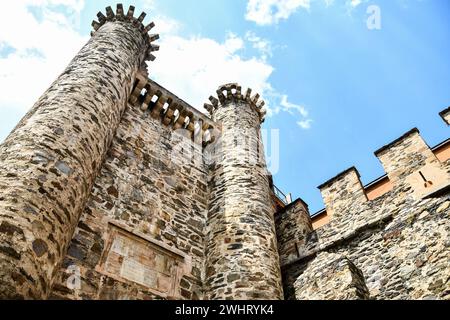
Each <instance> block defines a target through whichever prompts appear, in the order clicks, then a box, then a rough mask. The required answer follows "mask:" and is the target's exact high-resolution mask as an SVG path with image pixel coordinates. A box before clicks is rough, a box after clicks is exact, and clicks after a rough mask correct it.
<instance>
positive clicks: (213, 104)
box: [204, 83, 267, 123]
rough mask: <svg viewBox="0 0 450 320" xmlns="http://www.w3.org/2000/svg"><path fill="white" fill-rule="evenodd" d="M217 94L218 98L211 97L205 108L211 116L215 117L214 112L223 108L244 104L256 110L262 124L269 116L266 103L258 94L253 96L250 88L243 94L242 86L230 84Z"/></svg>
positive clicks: (220, 89)
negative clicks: (267, 115)
mask: <svg viewBox="0 0 450 320" xmlns="http://www.w3.org/2000/svg"><path fill="white" fill-rule="evenodd" d="M216 93H217V98H216V97H213V96H211V97H210V98H209V101H210V103H205V105H204V108H205V109H206V110H207V111H208V112H209V113H210V115H211V116H214V111H215V110H217V109H218V108H219V107H221V106H226V105H228V104H230V103H239V102H242V103H245V104H247V105H248V106H250V107H251V108H253V109H254V110H256V111H257V113H258V115H259V119H260V121H261V123H263V122H264V120H265V117H266V114H267V110H266V109H265V108H264V106H265V102H264V101H263V100H260V95H259V94H258V93H256V94H254V95H252V89H250V88H248V89H247V90H246V91H245V93H243V91H242V87H241V86H240V85H238V84H237V83H229V84H225V85H223V86H220V87H219V88H218V89H217V91H216Z"/></svg>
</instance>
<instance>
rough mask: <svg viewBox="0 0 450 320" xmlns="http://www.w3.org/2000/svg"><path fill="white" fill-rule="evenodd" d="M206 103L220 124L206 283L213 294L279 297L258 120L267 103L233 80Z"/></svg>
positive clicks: (270, 205)
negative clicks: (210, 103) (233, 82)
mask: <svg viewBox="0 0 450 320" xmlns="http://www.w3.org/2000/svg"><path fill="white" fill-rule="evenodd" d="M217 94H218V99H216V98H214V97H211V98H210V101H211V102H212V103H213V104H212V105H211V106H209V107H208V110H210V112H211V114H212V118H213V120H214V121H216V122H217V123H219V124H220V128H221V135H220V140H219V141H217V144H218V146H217V148H216V152H215V155H214V158H213V159H214V161H213V163H212V164H211V166H210V170H211V176H210V180H209V185H210V205H209V210H208V218H207V245H206V279H205V280H206V286H207V288H208V298H210V299H229V298H233V299H281V298H282V285H281V275H280V267H279V256H278V250H277V239H276V233H275V223H274V214H275V206H274V203H273V200H272V197H271V194H272V192H271V190H270V187H269V178H268V176H269V174H268V172H267V168H266V164H265V159H264V147H263V144H262V140H261V134H260V123H261V122H262V121H264V111H263V110H262V107H263V103H262V102H258V100H259V95H258V94H256V95H255V96H253V97H251V90H250V89H249V90H247V92H246V95H245V96H244V95H242V94H241V87H240V86H238V85H236V84H230V85H225V86H222V87H220V88H219V89H218V90H217Z"/></svg>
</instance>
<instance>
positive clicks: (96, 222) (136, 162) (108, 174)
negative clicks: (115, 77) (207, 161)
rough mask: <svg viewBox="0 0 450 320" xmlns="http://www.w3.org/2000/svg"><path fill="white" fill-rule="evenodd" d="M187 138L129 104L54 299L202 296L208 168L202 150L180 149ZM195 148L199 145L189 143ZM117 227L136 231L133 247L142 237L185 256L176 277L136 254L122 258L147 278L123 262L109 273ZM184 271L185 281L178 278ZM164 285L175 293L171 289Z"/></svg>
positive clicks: (131, 232)
mask: <svg viewBox="0 0 450 320" xmlns="http://www.w3.org/2000/svg"><path fill="white" fill-rule="evenodd" d="M183 139H184V138H183V137H182V136H180V135H178V134H177V132H175V131H174V130H173V129H172V128H171V127H166V126H163V125H162V124H161V119H155V118H153V117H152V116H151V113H150V110H146V111H142V110H140V108H137V107H136V106H133V105H128V109H127V111H126V113H125V115H124V117H123V118H122V121H121V123H120V126H119V129H118V131H117V135H116V137H115V139H114V141H113V144H112V146H111V148H110V150H109V152H108V156H107V158H106V161H105V163H104V164H103V167H102V170H101V174H100V175H99V177H98V178H97V180H96V182H95V185H94V188H93V191H92V193H91V197H90V199H89V200H88V202H87V206H86V208H85V210H84V213H83V215H82V217H81V220H80V223H79V224H78V228H77V230H76V232H75V235H74V238H73V240H72V243H71V246H70V248H69V250H68V254H67V256H66V259H65V265H64V267H63V268H62V269H61V272H60V278H59V279H60V281H59V283H58V285H56V286H55V287H54V291H53V295H54V297H55V298H56V297H58V298H70V299H72V298H77V299H79V298H82V299H125V298H146V299H150V298H154V297H158V298H185V299H193V298H200V297H201V296H202V295H203V293H202V270H203V261H204V250H205V247H204V227H205V218H206V210H207V200H208V190H207V184H206V183H207V168H206V167H205V165H204V162H203V158H202V154H201V147H200V150H192V151H193V152H197V155H199V157H198V156H197V157H195V156H194V157H192V158H191V159H190V158H186V157H185V155H184V154H182V153H179V152H178V151H179V150H177V148H176V147H177V146H180V143H182V141H183ZM180 140H181V141H180ZM189 142H190V140H189ZM189 147H192V144H191V143H186V148H189ZM112 226H119V228H121V229H122V230H125V231H129V237H128V238H131V239H130V240H129V241H131V242H133V239H132V238H136V237H137V238H140V239H143V240H144V242H147V246H149V245H153V247H155V246H156V250H157V251H158V250H159V251H164V254H163V258H164V257H166V258H170V257H171V256H178V257H179V258H180V259H179V260H180V261H179V263H178V266H172V267H171V268H172V269H173V270H169V271H170V272H169V273H168V274H169V275H170V276H171V277H173V278H172V279H170V278H167V277H166V278H164V277H162V276H161V277H159V274H158V272H156V271H160V270H159V269H158V266H155V263H153V262H151V261H149V262H147V263H146V262H145V261H142V260H144V259H143V258H144V257H143V255H142V256H139V255H138V256H137V257H133V256H132V254H131V252H119V255H120V256H122V258H121V259H122V260H123V261H124V262H125V263H129V264H133V263H134V265H131V268H132V269H134V271H133V272H135V273H136V272H140V273H141V274H140V275H134V276H133V275H131V276H130V275H127V270H126V269H127V268H126V265H125V267H124V264H123V263H122V267H121V270H119V269H120V268H118V271H117V272H113V271H108V270H107V268H106V269H105V268H102V267H101V266H102V264H105V261H106V260H107V259H108V255H110V254H111V251H109V250H110V248H109V247H108V243H109V242H111V234H112V232H113V231H114V229H115V228H112ZM148 239H150V240H148ZM152 240H153V241H152ZM154 240H156V241H154ZM113 249H114V248H113ZM116 251H121V250H120V249H119V250H116ZM122 251H126V248H125V250H122ZM163 258H161V259H163ZM127 261H129V262H127ZM74 266H76V267H79V268H80V271H81V275H82V282H81V288H80V289H79V290H77V289H76V288H75V289H73V290H71V289H70V286H69V288H68V286H67V281H68V280H69V283H70V277H71V276H72V275H73V272H71V271H73V270H74V268H73V267H74ZM175 269H180V270H178V271H177V270H175ZM68 270H69V271H68ZM177 272H179V273H180V274H179V275H178V278H176V277H175V276H176V275H173V274H172V273H175V274H176V273H177ZM164 281H169V282H171V283H170V285H173V284H174V285H175V289H174V290H172V289H170V288H167V284H164Z"/></svg>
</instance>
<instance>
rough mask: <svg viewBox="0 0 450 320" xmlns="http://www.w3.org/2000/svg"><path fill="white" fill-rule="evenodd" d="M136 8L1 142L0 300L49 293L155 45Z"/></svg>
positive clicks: (111, 17) (113, 22) (100, 26)
mask: <svg viewBox="0 0 450 320" xmlns="http://www.w3.org/2000/svg"><path fill="white" fill-rule="evenodd" d="M133 15H134V7H130V9H129V11H128V13H127V14H124V10H123V6H122V5H120V4H119V5H117V11H116V12H113V10H112V9H111V7H108V8H107V9H106V16H104V15H103V14H102V13H99V14H98V18H99V22H96V21H94V22H93V27H94V29H95V30H94V32H93V33H92V38H91V39H90V41H89V42H88V43H87V44H86V45H85V46H84V47H83V48H82V49H81V51H80V52H79V53H78V55H77V56H76V57H75V58H74V59H73V60H72V62H71V63H70V65H69V66H68V67H67V69H66V70H65V71H64V73H63V74H62V75H61V76H60V77H59V78H58V79H57V80H56V81H55V82H54V83H53V84H52V85H51V87H50V88H49V89H48V90H47V91H46V92H45V93H44V95H43V96H42V97H41V98H40V99H39V100H38V101H37V103H36V104H35V105H34V107H33V108H32V109H31V111H30V112H28V114H27V115H26V116H25V117H24V118H23V119H22V120H21V122H20V123H19V125H18V126H17V127H16V128H15V129H14V131H13V132H12V133H11V134H10V135H9V137H8V138H7V139H6V141H5V142H4V143H3V144H2V145H1V146H0V299H16V298H25V299H42V298H46V297H47V296H48V293H49V290H50V288H51V285H52V281H53V278H54V275H55V273H56V270H57V268H58V265H59V264H60V263H61V260H62V258H63V257H64V255H65V253H66V250H67V247H68V244H69V241H70V240H71V238H72V234H73V231H74V229H75V227H76V225H77V223H78V220H79V216H80V214H81V210H82V209H83V208H84V206H85V202H86V199H87V197H88V195H89V193H90V190H91V187H92V185H93V182H94V178H95V177H96V175H97V171H98V170H99V168H100V166H101V164H102V162H103V159H104V157H105V154H106V152H107V150H108V147H109V145H110V143H111V141H112V138H113V136H114V134H115V131H116V129H117V126H118V124H119V122H120V119H121V116H122V114H123V112H124V110H125V107H126V104H127V100H128V98H129V94H130V92H131V90H132V89H133V88H132V87H133V85H134V80H135V75H136V73H137V72H138V70H139V69H140V68H142V66H143V65H144V63H145V60H147V59H152V58H153V56H152V55H151V51H154V50H156V49H157V47H156V46H153V45H152V44H151V42H152V41H153V40H156V39H157V36H156V35H153V36H152V35H150V36H149V34H148V31H149V30H150V29H151V28H152V27H153V26H154V24H153V23H151V24H150V25H148V26H147V27H144V25H143V24H142V21H143V19H144V17H145V13H143V14H142V15H141V16H140V17H139V18H137V19H136V18H134V17H133Z"/></svg>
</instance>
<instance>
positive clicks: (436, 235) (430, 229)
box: [282, 130, 450, 299]
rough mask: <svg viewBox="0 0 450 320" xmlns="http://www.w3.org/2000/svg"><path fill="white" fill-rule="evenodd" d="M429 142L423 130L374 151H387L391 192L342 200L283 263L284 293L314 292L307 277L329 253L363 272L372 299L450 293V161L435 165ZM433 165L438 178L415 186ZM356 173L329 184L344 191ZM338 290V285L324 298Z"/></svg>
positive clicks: (436, 296)
mask: <svg viewBox="0 0 450 320" xmlns="http://www.w3.org/2000/svg"><path fill="white" fill-rule="evenodd" d="M425 146H426V144H425V143H424V142H423V140H422V139H421V138H420V135H419V134H418V131H417V130H412V131H410V132H408V133H407V134H405V135H404V136H402V137H401V138H400V139H397V140H396V141H394V142H393V143H391V144H389V145H387V146H386V147H384V148H382V149H381V151H378V152H377V154H378V155H380V153H381V154H382V155H383V156H381V157H380V158H382V163H383V165H384V167H385V169H386V171H387V173H388V175H390V178H391V179H392V181H393V184H394V185H393V190H391V191H390V192H388V193H386V194H385V195H383V196H382V197H380V198H377V199H375V200H372V201H368V200H366V201H365V200H364V199H363V198H362V197H361V196H360V194H359V193H358V192H356V193H355V198H354V199H353V198H352V197H351V195H346V196H345V197H342V203H340V207H341V208H342V210H343V211H342V212H336V213H335V214H334V215H333V216H332V218H331V222H330V223H329V224H328V225H326V226H324V227H322V228H320V229H318V230H316V231H314V232H313V233H311V235H310V236H309V237H308V241H307V243H306V245H305V248H304V249H303V250H304V251H303V252H306V253H305V254H304V255H303V256H301V257H299V258H298V259H296V260H295V261H291V262H290V263H287V264H284V265H282V269H283V275H284V279H286V283H285V287H287V288H290V289H289V290H285V291H287V292H288V295H287V296H286V297H287V298H290V299H292V298H295V296H294V291H295V290H296V294H295V295H296V296H297V297H301V298H302V299H307V298H311V299H314V298H315V297H317V296H316V295H311V296H309V297H308V296H305V294H304V291H303V290H302V286H303V287H305V286H306V287H310V286H311V285H312V284H311V283H305V279H306V278H305V277H307V276H306V275H308V274H311V273H312V272H313V270H317V266H322V265H323V266H325V265H326V264H327V262H329V259H330V258H329V255H328V254H326V253H329V254H337V255H338V256H340V257H345V258H346V259H348V260H349V261H351V263H353V264H354V265H355V267H356V268H358V269H359V270H361V272H362V274H363V276H364V279H365V282H366V286H367V288H368V289H369V294H370V298H371V299H449V298H450V296H449V294H450V283H449V276H448V275H449V274H450V267H449V263H448V261H449V247H450V224H449V214H450V195H449V182H448V177H449V175H450V160H447V161H446V162H444V163H442V162H439V161H437V162H436V159H435V158H433V157H432V156H431V155H430V153H431V152H429V151H430V150H429V148H426V147H425ZM398 163H401V165H398ZM430 166H431V168H432V172H434V175H433V179H431V180H433V182H434V183H432V184H430V183H427V182H425V181H422V183H421V184H416V183H415V181H417V180H416V179H412V177H414V178H415V177H417V176H419V177H420V174H419V172H420V171H422V170H424V168H425V170H424V171H426V169H427V168H430ZM354 171H355V169H352V170H349V171H347V172H344V173H343V174H341V175H340V176H338V177H336V178H335V179H333V180H332V181H331V182H329V183H328V188H334V189H336V190H346V189H347V186H346V183H351V185H358V184H357V183H355V181H354V178H353V177H357V176H358V175H357V174H355V173H354ZM428 172H430V171H428ZM346 176H351V177H352V178H351V179H349V178H345V177H346ZM424 189H428V191H429V192H424ZM418 190H419V192H418ZM325 194H326V195H327V196H330V193H329V192H327V193H325ZM334 199H335V201H339V200H340V198H339V197H336V196H335V197H334ZM327 209H328V208H327ZM321 253H324V254H321ZM297 279H298V282H297V285H296V287H295V290H294V288H293V287H294V282H295V281H296V280H297ZM338 287H339V286H338ZM341 295H342V292H340V290H336V291H334V293H333V292H331V293H329V294H328V295H327V297H329V298H333V299H339V297H340V296H341Z"/></svg>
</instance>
